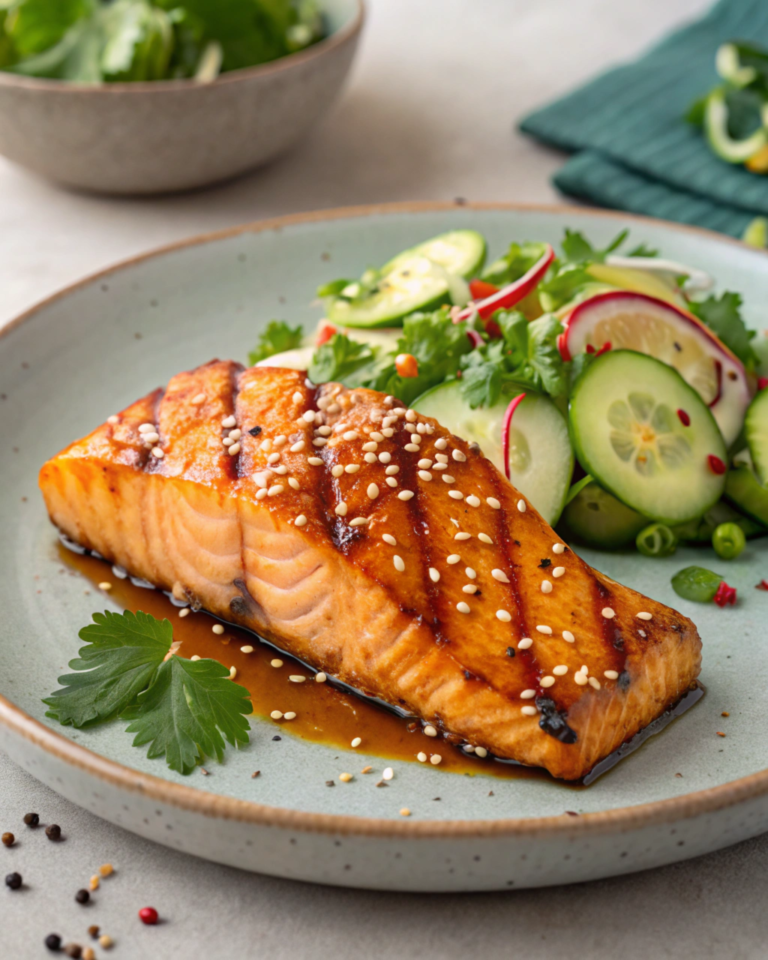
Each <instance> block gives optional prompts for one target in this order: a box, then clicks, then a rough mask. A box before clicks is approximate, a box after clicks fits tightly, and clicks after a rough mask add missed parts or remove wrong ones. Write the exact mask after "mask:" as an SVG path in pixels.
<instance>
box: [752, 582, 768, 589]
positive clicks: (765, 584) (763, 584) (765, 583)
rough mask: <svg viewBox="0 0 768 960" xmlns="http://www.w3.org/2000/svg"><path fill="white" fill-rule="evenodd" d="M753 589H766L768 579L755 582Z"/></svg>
mask: <svg viewBox="0 0 768 960" xmlns="http://www.w3.org/2000/svg"><path fill="white" fill-rule="evenodd" d="M755 590H768V580H761V581H760V583H757V584H755Z"/></svg>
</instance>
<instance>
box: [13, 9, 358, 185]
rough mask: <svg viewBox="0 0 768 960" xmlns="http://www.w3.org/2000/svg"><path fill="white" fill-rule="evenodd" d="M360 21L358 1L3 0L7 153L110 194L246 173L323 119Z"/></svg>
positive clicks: (69, 181) (345, 68)
mask: <svg viewBox="0 0 768 960" xmlns="http://www.w3.org/2000/svg"><path fill="white" fill-rule="evenodd" d="M362 23H363V3H362V0H5V2H2V3H0V154H2V155H3V156H5V157H7V158H8V159H9V160H12V161H13V162H15V163H18V164H20V165H22V166H24V167H27V168H28V169H30V170H32V171H33V172H35V173H37V174H40V175H42V176H44V177H46V178H48V179H51V180H54V181H57V182H58V183H61V184H64V185H67V186H71V187H75V188H79V189H85V190H91V191H98V192H104V193H113V194H149V193H162V192H168V191H177V190H187V189H192V188H196V187H202V186H206V185H208V184H211V183H215V182H217V181H220V180H224V179H227V178H229V177H233V176H237V175H238V174H241V173H244V172H246V171H247V170H250V169H253V168H254V167H257V166H260V165H261V164H264V163H266V162H268V161H269V160H271V159H273V158H274V157H277V156H279V155H280V154H282V153H284V152H285V151H286V150H288V149H289V148H290V147H291V146H292V145H293V144H294V143H295V142H296V141H297V140H298V139H299V138H300V137H302V136H303V135H304V134H305V133H306V132H307V131H308V130H309V129H311V127H312V126H313V125H314V124H315V123H316V122H317V121H318V120H319V119H320V118H321V117H322V116H323V114H324V113H325V111H326V110H327V108H328V107H329V106H330V104H331V103H332V102H333V100H334V98H335V97H336V95H337V94H338V93H339V91H340V89H341V86H342V83H343V81H344V79H345V77H346V75H347V73H348V71H349V68H350V66H351V63H352V59H353V56H354V53H355V49H356V47H357V42H358V39H359V35H360V31H361V28H362Z"/></svg>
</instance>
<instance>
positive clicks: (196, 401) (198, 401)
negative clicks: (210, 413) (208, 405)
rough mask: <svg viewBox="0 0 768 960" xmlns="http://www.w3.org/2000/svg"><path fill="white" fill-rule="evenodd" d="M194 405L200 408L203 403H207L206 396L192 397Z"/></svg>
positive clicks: (199, 394)
mask: <svg viewBox="0 0 768 960" xmlns="http://www.w3.org/2000/svg"><path fill="white" fill-rule="evenodd" d="M192 403H194V405H195V406H196V407H197V406H199V405H200V404H201V403H205V394H204V393H196V394H195V396H194V397H192Z"/></svg>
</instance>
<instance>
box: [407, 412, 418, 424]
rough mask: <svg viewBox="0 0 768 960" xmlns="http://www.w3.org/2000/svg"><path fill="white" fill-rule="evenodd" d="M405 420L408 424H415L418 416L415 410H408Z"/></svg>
mask: <svg viewBox="0 0 768 960" xmlns="http://www.w3.org/2000/svg"><path fill="white" fill-rule="evenodd" d="M405 419H406V420H407V421H408V423H415V421H416V414H415V413H414V411H413V410H406V412H405Z"/></svg>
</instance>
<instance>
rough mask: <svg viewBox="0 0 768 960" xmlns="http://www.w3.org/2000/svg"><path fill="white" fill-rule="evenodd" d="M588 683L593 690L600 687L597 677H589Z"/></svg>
mask: <svg viewBox="0 0 768 960" xmlns="http://www.w3.org/2000/svg"><path fill="white" fill-rule="evenodd" d="M589 685H590V687H592V688H593V689H594V690H599V689H600V681H599V680H598V679H597V677H590V678H589Z"/></svg>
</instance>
